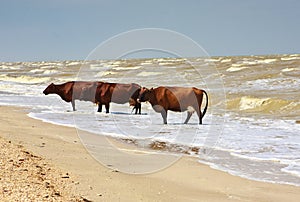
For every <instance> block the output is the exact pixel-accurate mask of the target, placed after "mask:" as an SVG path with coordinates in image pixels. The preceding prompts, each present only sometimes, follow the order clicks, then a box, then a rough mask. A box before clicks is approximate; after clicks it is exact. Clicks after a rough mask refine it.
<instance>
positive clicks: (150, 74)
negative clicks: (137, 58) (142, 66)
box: [137, 72, 162, 77]
mask: <svg viewBox="0 0 300 202" xmlns="http://www.w3.org/2000/svg"><path fill="white" fill-rule="evenodd" d="M161 74H162V73H161V72H140V73H138V74H137V76H143V77H147V76H157V75H161Z"/></svg>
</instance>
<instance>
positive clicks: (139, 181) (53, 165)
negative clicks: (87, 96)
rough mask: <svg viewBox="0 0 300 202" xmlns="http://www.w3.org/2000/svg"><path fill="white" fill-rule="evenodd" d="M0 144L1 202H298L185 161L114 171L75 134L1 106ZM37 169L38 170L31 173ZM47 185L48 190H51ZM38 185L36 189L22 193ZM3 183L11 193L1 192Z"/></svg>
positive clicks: (272, 188) (294, 192)
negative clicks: (140, 171)
mask: <svg viewBox="0 0 300 202" xmlns="http://www.w3.org/2000/svg"><path fill="white" fill-rule="evenodd" d="M0 140H1V141H0V144H1V147H0V149H1V164H0V166H1V168H2V167H3V168H4V169H1V170H0V174H1V175H0V176H1V177H0V185H1V186H0V188H1V189H0V201H5V200H7V201H11V200H9V199H10V198H8V197H12V198H11V199H14V198H13V197H15V198H19V199H24V200H25V199H29V200H30V199H31V197H36V198H37V197H42V198H43V200H44V201H47V200H49V201H51V200H52V199H53V200H58V201H59V200H61V201H69V200H74V201H76V200H85V201H88V200H91V201H256V202H257V201H289V202H292V201H295V202H296V201H298V200H299V198H300V187H295V186H290V185H280V184H271V183H264V182H257V181H252V180H247V179H243V178H240V177H236V176H232V175H230V174H227V173H225V172H221V171H217V170H214V169H211V168H210V167H208V166H206V165H203V164H200V163H198V162H197V160H196V159H194V158H190V157H183V158H181V159H180V160H179V161H177V162H176V163H175V164H173V165H172V166H170V167H168V168H166V169H164V170H162V171H159V172H155V173H152V174H145V175H132V174H124V173H121V172H117V171H115V170H112V169H109V168H107V167H105V166H103V165H101V164H100V163H99V162H97V161H96V160H95V159H94V158H93V157H92V156H90V155H89V153H88V152H87V151H86V149H85V148H84V147H83V146H82V144H81V142H80V139H79V138H78V136H77V132H76V129H74V128H70V127H64V126H57V125H52V124H49V123H44V122H42V121H39V120H34V119H31V118H29V117H28V116H27V115H26V109H21V108H16V107H7V106H0ZM7 149H9V150H7ZM9 155H12V156H9ZM32 159H36V161H34V160H32ZM10 160H13V161H12V162H10ZM123 160H124V161H126V159H123ZM7 161H8V162H7ZM27 161H28V162H29V161H30V162H31V161H33V162H34V163H28V165H27V164H26V168H25V167H24V168H23V167H22V168H21V169H23V170H19V171H18V172H16V170H15V169H16V168H12V167H11V166H12V165H14V164H13V162H16V165H18V164H20V165H22V164H24V163H26V162H27ZM37 165H38V166H40V167H41V168H39V169H40V170H36V168H37ZM14 166H15V165H14ZM22 166H23V165H22ZM17 168H18V169H19V168H20V167H17ZM24 169H25V170H24ZM26 169H27V170H28V171H30V172H32V173H34V174H33V176H31V175H29V177H27V178H26V179H27V181H26V183H23V181H22V180H19V179H21V178H20V177H19V176H22V177H23V175H24V172H25V173H27V174H28V171H26ZM41 172H42V173H43V174H42V177H43V176H47V178H46V177H45V179H44V181H38V183H36V182H35V181H33V180H30V179H31V178H32V177H36V175H41ZM5 176H6V177H5ZM37 180H40V179H37ZM45 180H46V181H45ZM47 182H48V183H49V184H50V183H51V187H52V188H53V189H51V190H50V191H49V190H47V189H49V184H47ZM39 183H40V184H42V186H41V187H39V188H33V189H29V188H26V187H34V186H35V185H36V184H39ZM4 184H9V185H10V186H9V187H10V188H9V189H8V188H7V187H8V186H6V188H4ZM10 190H13V191H10ZM56 192H59V193H56ZM8 193H9V194H8ZM58 195H61V196H58ZM52 197H53V198H52ZM55 197H56V198H55Z"/></svg>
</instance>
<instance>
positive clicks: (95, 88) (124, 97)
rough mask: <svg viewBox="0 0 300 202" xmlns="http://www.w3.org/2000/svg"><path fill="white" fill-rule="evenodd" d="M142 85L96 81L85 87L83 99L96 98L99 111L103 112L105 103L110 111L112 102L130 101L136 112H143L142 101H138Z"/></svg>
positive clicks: (107, 111) (123, 102) (107, 110)
mask: <svg viewBox="0 0 300 202" xmlns="http://www.w3.org/2000/svg"><path fill="white" fill-rule="evenodd" d="M140 89H141V86H140V85H138V84H135V83H131V84H122V83H108V82H105V83H102V82H101V83H94V84H93V85H89V86H88V87H87V88H85V89H83V91H82V93H81V96H80V98H81V99H92V98H94V99H95V102H96V103H97V104H98V112H102V105H105V109H106V113H109V107H110V102H113V103H117V104H125V103H127V102H129V104H130V106H134V109H135V114H137V113H139V114H141V103H139V102H137V98H138V96H139V91H140Z"/></svg>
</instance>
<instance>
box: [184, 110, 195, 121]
mask: <svg viewBox="0 0 300 202" xmlns="http://www.w3.org/2000/svg"><path fill="white" fill-rule="evenodd" d="M192 114H193V112H190V111H188V112H187V117H186V119H185V121H184V124H187V123H188V122H189V120H190V118H191V116H192Z"/></svg>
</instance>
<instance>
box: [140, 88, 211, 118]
mask: <svg viewBox="0 0 300 202" xmlns="http://www.w3.org/2000/svg"><path fill="white" fill-rule="evenodd" d="M203 94H205V95H206V105H205V107H204V110H203V112H201V104H202V100H203ZM137 101H138V102H146V101H149V102H150V103H151V105H152V108H153V109H154V111H156V112H158V113H161V115H162V118H163V122H164V124H167V113H168V110H171V111H175V112H183V111H187V118H186V120H185V122H184V124H187V123H188V121H189V120H190V118H191V116H192V114H193V113H194V112H195V111H196V112H197V114H198V116H199V124H202V118H203V117H204V115H205V113H206V111H207V106H208V96H207V93H206V92H205V91H204V90H200V89H198V88H185V87H166V86H160V87H158V88H154V89H153V88H151V89H147V88H145V87H143V88H141V90H140V95H139V98H138V100H137Z"/></svg>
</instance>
